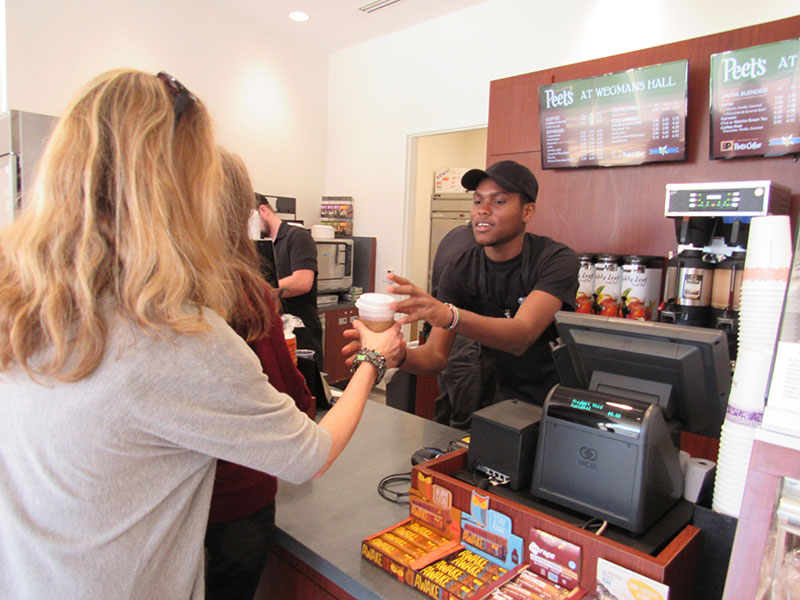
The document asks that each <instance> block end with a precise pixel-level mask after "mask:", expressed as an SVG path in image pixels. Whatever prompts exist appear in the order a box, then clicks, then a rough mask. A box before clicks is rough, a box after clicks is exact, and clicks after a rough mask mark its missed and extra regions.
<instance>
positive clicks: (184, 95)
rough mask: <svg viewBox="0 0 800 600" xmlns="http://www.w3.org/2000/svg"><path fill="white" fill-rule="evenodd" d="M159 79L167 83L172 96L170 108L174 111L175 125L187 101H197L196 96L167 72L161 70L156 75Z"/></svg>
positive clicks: (187, 103)
mask: <svg viewBox="0 0 800 600" xmlns="http://www.w3.org/2000/svg"><path fill="white" fill-rule="evenodd" d="M156 77H158V78H159V79H160V80H161V81H163V82H164V83H165V84H166V85H167V89H168V90H169V92H170V93H171V94H172V96H173V105H172V108H173V110H174V111H175V125H177V124H178V119H180V118H181V115H182V114H183V111H184V110H186V107H187V106H188V105H189V102H190V101H191V102H197V96H195V95H194V94H193V93H192V92H190V91H189V90H187V89H186V86H184V85H183V84H182V83H181V82H180V81H178V80H177V79H175V78H174V77H173V76H172V75H170V74H169V73H166V72H164V71H161V72H160V73H159V74H158V75H156Z"/></svg>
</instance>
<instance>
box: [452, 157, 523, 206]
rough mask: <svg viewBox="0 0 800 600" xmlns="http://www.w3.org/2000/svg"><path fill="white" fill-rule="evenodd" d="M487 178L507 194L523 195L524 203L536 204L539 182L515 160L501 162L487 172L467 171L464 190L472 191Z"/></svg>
mask: <svg viewBox="0 0 800 600" xmlns="http://www.w3.org/2000/svg"><path fill="white" fill-rule="evenodd" d="M487 177H488V178H489V179H491V180H492V181H494V182H495V183H496V184H497V185H499V186H500V187H501V188H503V189H504V190H505V191H507V192H511V193H512V194H522V201H523V202H536V195H537V194H538V193H539V182H537V181H536V176H535V175H534V174H533V173H531V170H530V169H529V168H528V167H526V166H524V165H521V164H519V163H518V162H515V161H513V160H501V161H500V162H496V163H494V164H493V165H492V166H491V167H489V168H488V169H486V170H485V171H484V170H482V169H471V170H469V171H467V172H466V173H464V176H463V177H462V178H461V185H462V186H464V189H466V190H470V191H472V190H474V189H476V188H477V187H478V185H479V184H480V182H481V181H483V180H484V179H486V178H487Z"/></svg>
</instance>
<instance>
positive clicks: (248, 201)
mask: <svg viewBox="0 0 800 600" xmlns="http://www.w3.org/2000/svg"><path fill="white" fill-rule="evenodd" d="M220 159H221V160H220V162H221V164H222V177H223V186H222V208H223V210H224V213H225V223H226V227H227V229H228V242H229V244H230V253H231V256H232V257H233V264H232V267H231V268H232V270H231V273H230V278H231V280H232V285H233V286H234V287H235V288H236V289H238V290H239V291H240V294H239V296H238V298H237V299H236V302H235V304H234V306H233V308H232V309H231V312H230V315H229V318H228V322H229V323H230V324H231V326H232V327H233V328H234V329H235V330H236V331H237V332H238V333H239V335H241V336H243V337H244V338H245V339H247V341H252V340H255V339H257V338H259V337H262V336H264V335H266V334H268V333H269V325H270V322H271V320H272V318H273V317H277V313H276V312H275V308H274V307H275V303H274V302H272V303H270V302H268V301H267V300H266V298H265V294H268V293H272V290H271V288H270V287H269V285H268V284H267V282H266V281H265V280H264V278H263V277H262V276H261V274H260V271H259V257H258V254H257V253H256V248H255V245H254V244H253V241H252V240H251V239H250V236H249V233H248V231H247V222H248V220H249V218H250V215H251V213H252V211H253V210H254V209H255V208H256V195H255V193H254V191H253V184H252V183H251V181H250V176H249V175H248V174H247V167H246V166H245V164H244V161H243V160H242V159H241V158H240V157H239V156H238V155H236V154H233V153H231V152H229V151H227V150H225V149H224V148H220Z"/></svg>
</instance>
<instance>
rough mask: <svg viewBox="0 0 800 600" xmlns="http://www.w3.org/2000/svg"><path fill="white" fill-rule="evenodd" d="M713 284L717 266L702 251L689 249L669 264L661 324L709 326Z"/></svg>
mask: <svg viewBox="0 0 800 600" xmlns="http://www.w3.org/2000/svg"><path fill="white" fill-rule="evenodd" d="M713 281H714V265H713V264H711V263H708V262H706V261H704V260H703V251H702V250H697V249H686V250H683V251H682V252H681V253H680V254H678V256H675V257H673V258H671V259H670V260H669V261H667V276H666V283H665V285H664V298H665V299H666V301H665V305H664V308H663V309H662V311H661V321H662V322H665V323H674V324H676V325H693V326H695V327H706V326H707V325H708V324H709V318H710V313H711V290H712V286H713Z"/></svg>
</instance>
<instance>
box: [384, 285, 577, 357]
mask: <svg viewBox="0 0 800 600" xmlns="http://www.w3.org/2000/svg"><path fill="white" fill-rule="evenodd" d="M389 278H390V279H391V280H392V282H393V283H394V284H395V285H393V286H390V288H389V290H388V291H389V292H390V293H393V294H401V295H404V296H408V298H407V299H406V300H403V301H401V302H398V303H397V305H396V307H395V310H396V311H397V312H401V313H405V314H406V315H407V316H406V317H405V318H404V319H403V320H402V321H401V322H402V323H413V322H414V321H418V320H424V321H427V322H428V323H430V324H431V325H433V327H434V329H433V332H435V331H436V330H437V329H439V328H447V327H450V325H451V324H452V323H453V317H454V313H453V311H452V310H451V309H450V307H449V306H447V305H446V304H444V303H443V302H440V301H439V300H437V299H436V298H434V297H433V296H431V295H430V294H428V293H426V292H425V291H424V290H422V289H420V288H418V287H417V286H415V285H414V284H412V283H411V282H410V281H408V280H407V279H404V278H402V277H399V276H398V275H395V274H390V275H389ZM561 306H562V302H561V300H559V299H558V298H556V297H555V296H553V295H552V294H548V293H547V292H542V291H538V290H534V291H532V292H531V293H530V294H528V297H527V298H525V301H524V302H523V303H522V305H521V306H520V307H519V310H517V314H516V315H515V316H514V317H513V318H511V319H506V318H502V317H501V318H497V317H485V316H483V315H479V314H477V313H474V312H470V311H468V310H464V309H460V308H458V307H456V310H457V312H458V322H457V325H456V327H455V329H453V330H448V329H443V330H442V331H443V332H444V333H448V334H451V337H450V341H451V343H452V334H453V333H454V332H457V333H461V334H463V335H466V336H467V337H471V338H473V339H475V340H477V341H478V342H480V343H481V344H484V345H486V346H489V347H490V348H496V349H498V350H502V351H504V352H508V353H510V354H515V355H517V356H519V355H521V354H523V353H524V352H525V351H526V350H527V349H528V348H529V347H530V345H531V344H533V342H535V341H536V340H537V339H538V338H539V336H540V335H542V333H543V332H544V330H545V329H547V327H548V325H550V323H552V321H553V316H554V315H555V314H556V312H558V311H559V310H560V309H561ZM433 332H432V333H431V340H433V337H434V335H433ZM425 346H427V344H425ZM421 348H424V346H421ZM449 350H450V347H449V345H448V346H447V351H448V353H449ZM445 360H446V357H445Z"/></svg>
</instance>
